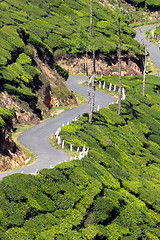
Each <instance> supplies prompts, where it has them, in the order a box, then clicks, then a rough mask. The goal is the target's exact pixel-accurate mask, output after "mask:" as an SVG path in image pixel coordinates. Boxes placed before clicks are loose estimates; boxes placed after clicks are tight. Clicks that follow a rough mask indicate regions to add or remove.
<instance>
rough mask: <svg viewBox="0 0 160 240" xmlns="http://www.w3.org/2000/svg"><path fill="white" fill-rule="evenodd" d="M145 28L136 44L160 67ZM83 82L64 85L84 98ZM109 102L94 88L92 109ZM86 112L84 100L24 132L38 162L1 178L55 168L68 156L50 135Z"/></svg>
mask: <svg viewBox="0 0 160 240" xmlns="http://www.w3.org/2000/svg"><path fill="white" fill-rule="evenodd" d="M148 28H153V27H152V26H151V27H143V28H141V29H137V30H136V36H135V39H136V40H137V41H138V42H139V43H141V44H146V45H147V48H148V52H149V54H150V57H151V59H152V60H153V61H154V62H155V64H156V66H157V67H158V68H160V50H159V48H158V47H157V46H156V45H155V44H153V43H151V42H149V41H148V40H146V39H145V31H146V30H147V29H148ZM82 81H85V78H84V77H69V79H68V80H67V85H68V88H69V89H71V90H73V91H75V92H78V93H80V94H81V95H83V96H85V97H87V88H86V87H83V86H80V85H79V83H80V82H82ZM111 102H114V98H113V97H111V96H109V95H107V94H104V93H102V92H99V91H96V97H95V108H97V106H98V105H99V106H100V108H102V107H107V106H108V105H109V103H111ZM85 112H88V104H87V103H86V104H84V105H83V106H80V107H77V108H73V109H70V110H68V111H65V112H63V113H62V114H60V115H59V116H57V117H55V118H53V119H50V120H47V121H45V122H43V123H41V124H39V125H36V126H35V127H33V128H31V129H29V130H27V131H25V132H24V133H23V134H22V135H21V137H19V139H18V140H19V141H20V142H21V143H22V144H23V145H24V146H26V147H27V148H29V149H30V150H31V151H33V152H34V153H35V154H36V155H37V161H35V162H34V163H32V164H31V165H28V166H26V167H22V168H20V169H16V170H13V171H8V172H3V173H0V179H2V178H3V177H5V176H7V175H10V174H13V173H22V172H23V173H25V174H30V173H31V174H35V172H36V171H37V170H41V169H43V168H50V167H51V166H52V167H54V166H56V165H57V164H59V163H61V162H64V161H65V160H67V159H68V156H67V155H66V154H65V153H64V152H63V151H60V150H56V149H54V148H53V147H51V145H50V144H49V137H50V136H51V135H52V134H53V133H55V132H56V130H57V129H58V128H59V127H61V126H62V124H63V123H64V124H67V122H71V121H72V119H74V117H78V116H79V115H82V114H83V113H85Z"/></svg>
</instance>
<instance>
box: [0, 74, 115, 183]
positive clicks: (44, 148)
mask: <svg viewBox="0 0 160 240" xmlns="http://www.w3.org/2000/svg"><path fill="white" fill-rule="evenodd" d="M85 80H86V79H85V78H84V77H69V78H68V80H67V86H68V88H69V89H70V90H72V91H75V92H78V93H80V94H81V95H83V96H85V97H87V88H86V87H83V86H81V85H79V83H80V82H83V81H85ZM111 102H114V98H113V97H112V96H110V95H107V94H105V93H102V92H99V91H96V95H95V108H97V107H98V105H99V106H100V107H101V108H102V107H107V106H108V105H109V103H111ZM85 112H88V104H87V103H86V104H84V105H82V106H79V107H76V108H72V109H70V110H67V111H65V112H63V113H62V114H60V115H59V116H57V117H55V118H52V119H49V120H46V121H45V122H43V123H40V124H38V125H36V126H34V127H33V128H31V129H28V130H26V131H25V132H24V133H23V134H22V135H21V136H20V137H19V138H18V141H19V142H21V143H22V144H23V145H24V146H25V147H27V148H29V149H30V150H31V151H32V152H34V153H35V154H36V155H37V156H38V157H37V161H35V162H34V163H32V164H31V165H28V166H25V167H22V168H19V169H16V170H11V171H8V172H3V173H0V179H2V178H3V177H5V176H7V175H11V174H14V173H22V172H23V173H25V174H30V173H31V174H33V173H35V172H36V171H37V170H41V169H43V168H50V166H52V167H54V166H55V165H57V164H59V163H61V162H64V160H66V159H67V158H68V155H67V154H66V153H64V152H63V151H60V150H57V149H54V148H53V147H51V145H50V144H49V137H50V136H51V134H53V133H55V132H56V130H57V129H58V128H59V127H61V126H62V124H63V123H64V124H66V123H67V122H71V121H72V119H73V118H74V117H78V116H79V115H82V114H83V113H85Z"/></svg>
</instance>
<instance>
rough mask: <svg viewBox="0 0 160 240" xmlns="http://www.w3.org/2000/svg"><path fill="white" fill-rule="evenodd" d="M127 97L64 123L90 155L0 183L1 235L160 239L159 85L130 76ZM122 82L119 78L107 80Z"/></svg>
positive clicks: (66, 135)
mask: <svg viewBox="0 0 160 240" xmlns="http://www.w3.org/2000/svg"><path fill="white" fill-rule="evenodd" d="M122 80H123V84H124V85H123V87H125V88H126V90H127V98H126V100H125V101H122V114H121V116H120V115H117V105H116V104H113V105H110V108H108V109H101V110H100V111H99V112H95V113H94V115H93V124H89V122H88V114H84V115H83V116H82V117H81V118H80V119H79V120H78V121H74V122H72V124H70V125H68V126H65V127H63V128H62V131H61V137H62V139H64V140H65V147H67V146H68V147H69V145H70V144H73V148H74V149H75V154H77V153H76V150H77V147H80V148H82V147H83V146H84V144H85V146H86V147H89V149H90V150H89V155H88V156H85V157H84V158H83V159H82V160H72V161H70V162H64V163H61V164H59V165H57V166H56V167H55V168H54V169H43V170H41V171H40V173H39V174H38V175H37V176H33V175H28V176H27V175H23V174H14V175H12V176H8V177H5V178H4V179H3V180H2V181H1V182H0V239H2V240H3V239H6V240H8V239H15V240H18V239H19V240H22V239H23V240H28V239H38V240H42V239H47V240H51V239H58V240H59V239H63V240H64V239H65V240H71V239H75V240H78V239H86V240H87V239H88V240H89V239H90V240H97V239H109V240H120V239H123V240H131V239H133V240H136V239H137V240H140V239H141V240H142V239H147V240H158V239H160V228H159V222H160V138H159V131H160V111H159V109H160V84H159V78H157V77H148V78H147V85H146V97H142V94H141V92H142V78H141V77H124V78H123V79H122ZM103 81H106V83H109V82H112V83H113V84H117V82H118V78H117V77H113V78H112V77H108V78H104V79H103Z"/></svg>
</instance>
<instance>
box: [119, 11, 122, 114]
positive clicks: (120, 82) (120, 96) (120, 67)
mask: <svg viewBox="0 0 160 240" xmlns="http://www.w3.org/2000/svg"><path fill="white" fill-rule="evenodd" d="M118 35H119V56H118V62H119V99H118V114H121V99H122V79H121V69H122V66H121V19H120V16H119V18H118Z"/></svg>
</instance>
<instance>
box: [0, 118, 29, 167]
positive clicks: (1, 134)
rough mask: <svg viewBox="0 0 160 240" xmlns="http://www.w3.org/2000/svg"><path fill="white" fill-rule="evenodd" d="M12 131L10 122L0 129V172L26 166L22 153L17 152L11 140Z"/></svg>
mask: <svg viewBox="0 0 160 240" xmlns="http://www.w3.org/2000/svg"><path fill="white" fill-rule="evenodd" d="M12 131H13V130H12V121H9V122H8V126H6V127H5V128H3V129H0V143H1V144H0V171H5V170H7V169H11V168H16V167H19V166H21V165H25V164H26V162H25V159H26V156H25V153H24V151H19V150H18V148H17V147H16V144H15V143H14V142H13V140H12V137H11V135H12Z"/></svg>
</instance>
